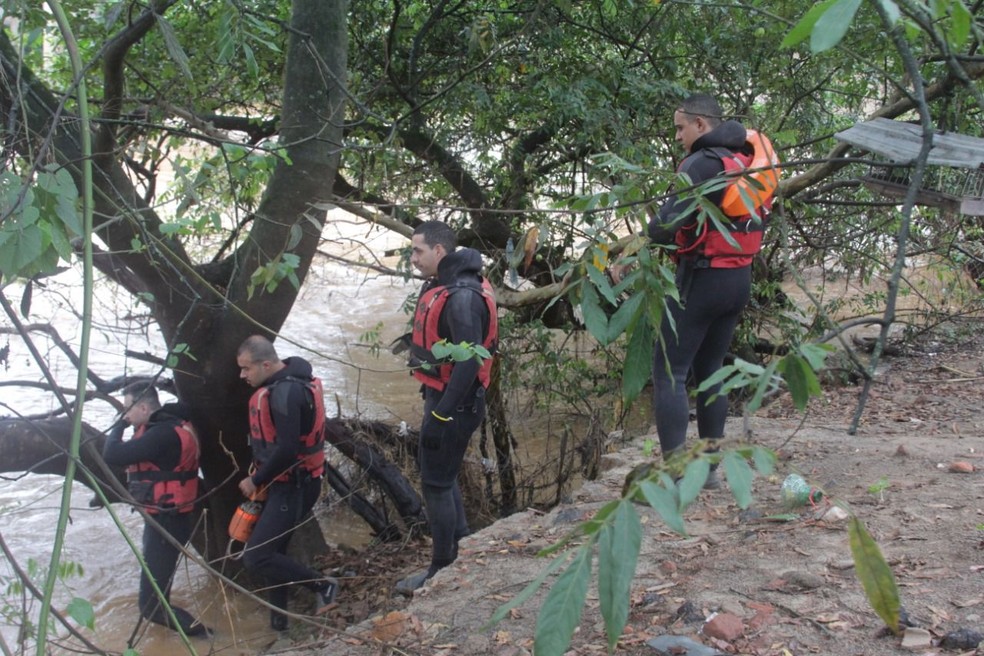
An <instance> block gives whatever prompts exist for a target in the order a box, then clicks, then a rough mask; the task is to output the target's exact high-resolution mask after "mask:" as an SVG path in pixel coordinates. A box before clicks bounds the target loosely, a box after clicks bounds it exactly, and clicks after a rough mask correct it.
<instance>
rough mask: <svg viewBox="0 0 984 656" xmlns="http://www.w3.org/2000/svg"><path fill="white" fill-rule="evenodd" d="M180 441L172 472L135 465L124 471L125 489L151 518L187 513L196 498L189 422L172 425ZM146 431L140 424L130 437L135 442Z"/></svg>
mask: <svg viewBox="0 0 984 656" xmlns="http://www.w3.org/2000/svg"><path fill="white" fill-rule="evenodd" d="M173 428H174V432H175V434H177V436H178V438H179V439H180V440H181V456H180V458H179V460H178V465H177V467H175V468H174V469H173V470H162V469H160V468H159V467H158V466H157V465H155V464H154V463H152V462H149V461H144V462H138V463H137V464H135V465H130V466H129V467H127V469H126V480H127V486H128V487H129V489H130V491H131V494H133V497H134V498H135V499H136V500H137V502H139V503H141V504H144V505H145V506H146V510H147V512H148V513H150V514H151V515H156V514H158V513H161V512H166V511H177V512H179V513H188V512H191V511H192V510H194V507H195V499H197V498H198V454H199V451H198V436H197V435H195V429H194V428H193V427H192V425H191V423H190V422H187V421H183V422H181V423H175V424H174V425H173ZM146 429H147V425H146V424H144V425H143V426H141V427H140V428H139V429H137V431H136V432H135V433H134V434H133V439H135V440H139V439H140V438H141V437H142V436H143V434H144V432H145V431H146Z"/></svg>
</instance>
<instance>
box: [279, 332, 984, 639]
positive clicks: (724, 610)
mask: <svg viewBox="0 0 984 656" xmlns="http://www.w3.org/2000/svg"><path fill="white" fill-rule="evenodd" d="M982 383H984V357H982V353H981V348H980V346H979V345H978V343H977V342H976V341H971V342H968V343H966V344H963V345H960V346H951V347H947V348H944V347H943V346H939V345H933V344H930V345H927V346H924V347H923V349H922V351H921V352H916V353H910V354H908V355H907V356H906V357H899V358H893V359H890V360H886V364H885V366H884V367H883V370H882V371H881V372H880V375H879V382H878V384H877V386H876V388H875V393H874V394H873V397H872V399H871V400H870V402H869V405H868V407H867V409H866V411H865V414H864V422H863V423H862V426H861V430H860V431H859V432H858V434H857V435H855V436H851V435H848V434H847V432H846V427H847V425H848V423H849V421H850V417H851V415H852V413H853V411H854V408H855V404H856V401H857V394H858V391H857V389H855V388H841V389H835V390H832V391H828V392H827V393H826V394H825V396H824V398H823V399H821V400H817V401H816V402H814V403H813V404H812V406H811V408H810V412H809V413H808V414H807V415H806V417H805V419H804V418H803V417H802V416H800V415H797V414H796V413H794V412H793V411H792V410H791V409H790V408H789V407H788V401H779V402H777V403H775V404H773V405H771V406H769V407H768V408H766V409H764V410H762V411H761V412H760V413H759V416H756V417H753V418H751V420H750V426H751V429H752V431H753V433H754V437H753V439H754V441H755V442H757V443H758V444H761V445H764V446H767V447H770V448H772V449H775V450H777V451H778V452H779V454H780V462H779V465H778V469H777V471H776V473H775V475H773V476H772V477H770V478H759V479H757V480H756V481H755V483H754V487H753V492H754V503H753V507H752V508H751V509H749V510H746V511H741V510H740V509H739V508H738V507H737V506H736V504H735V502H734V499H733V498H732V496H731V494H730V492H729V491H728V489H727V487H726V486H725V488H724V489H722V490H717V491H713V492H704V493H703V494H702V496H701V498H700V499H699V500H698V501H697V502H696V503H695V504H694V505H693V506H692V507H691V509H690V510H689V511H688V513H687V516H686V519H687V525H688V531H689V535H688V536H680V535H677V534H674V533H672V532H670V531H669V530H667V529H666V528H665V526H664V525H663V524H662V522H661V521H660V520H659V518H658V516H657V515H656V514H655V512H653V511H652V510H651V509H648V508H643V507H639V508H640V512H641V513H642V515H643V521H644V522H645V523H644V527H645V536H644V539H643V545H642V553H641V556H640V559H639V565H638V569H637V574H636V578H635V581H634V585H633V589H632V609H631V614H630V618H629V627H628V629H627V631H626V633H625V635H624V636H623V638H622V640H621V641H620V643H619V647H618V648H617V650H616V653H621V654H654V653H655V651H654V650H652V649H651V648H650V647H648V646H646V645H645V644H644V643H645V640H647V639H649V638H653V637H656V636H659V635H662V634H673V635H683V636H690V637H691V638H693V639H695V640H697V641H698V642H701V643H704V644H705V645H708V646H712V647H715V648H717V649H719V650H720V651H721V652H724V653H735V654H752V655H756V656H758V655H763V656H764V655H768V656H772V655H777V656H779V655H783V656H800V655H806V654H825V655H827V656H855V655H858V656H860V655H864V656H881V655H894V654H911V653H944V651H947V653H969V654H972V653H975V652H974V651H973V650H972V649H970V650H967V649H965V650H964V651H963V652H960V651H959V650H956V651H954V650H944V649H943V648H942V647H937V646H935V645H931V646H926V647H925V648H923V649H917V650H916V651H912V650H909V649H906V648H903V647H902V646H901V639H900V638H898V637H895V636H891V635H886V634H885V632H884V631H883V624H882V622H881V621H880V620H879V619H878V617H877V616H876V615H875V613H874V612H873V611H872V610H871V608H870V606H869V605H868V603H867V601H866V599H865V597H864V595H863V593H862V590H861V586H860V584H859V583H858V581H857V579H856V577H855V572H854V569H853V566H852V563H851V555H850V550H849V546H848V537H847V529H846V524H845V523H844V522H843V521H826V520H824V519H821V517H822V516H823V515H824V513H826V511H827V510H828V509H829V508H830V505H829V503H830V501H831V500H832V501H836V502H838V503H842V504H844V505H845V506H847V507H849V508H850V509H851V510H852V511H853V512H854V513H855V514H856V515H857V516H858V517H859V518H861V519H862V520H863V522H864V523H865V524H866V526H867V527H868V529H869V531H870V532H871V534H872V535H873V536H874V538H875V539H876V540H877V542H878V543H879V545H880V546H881V549H882V551H883V553H884V555H885V557H886V559H887V560H888V561H889V563H890V565H891V566H892V569H893V571H894V573H895V576H896V577H897V580H898V583H899V586H900V591H901V595H902V603H903V606H904V608H905V610H906V611H907V613H908V616H909V618H910V620H911V621H912V623H913V624H916V625H918V626H919V627H921V628H923V629H926V630H928V632H929V635H928V636H926V637H925V638H924V640H926V641H929V640H932V641H933V642H935V641H938V639H939V638H941V637H942V636H943V635H944V634H946V633H947V632H950V631H953V630H955V629H960V628H967V629H975V630H981V631H984V621H982V618H984V475H982V471H984V459H982V458H981V455H982V453H984V440H982V435H984V414H982V405H984V393H982V391H981V389H982ZM740 424H741V422H740V420H735V423H734V424H732V425H731V426H730V431H731V434H732V435H737V434H738V432H739V431H740ZM643 439H644V438H643V437H638V438H635V439H634V440H632V442H631V443H629V444H627V445H625V447H624V448H623V449H622V450H620V451H619V452H618V453H616V454H612V455H610V456H608V458H607V467H608V469H607V471H606V472H605V473H604V474H603V475H602V477H601V478H600V480H598V481H594V482H591V483H588V484H586V485H585V486H583V488H582V489H581V490H580V491H579V492H577V493H576V494H575V495H574V498H573V501H572V503H570V504H567V505H564V506H561V507H558V508H556V509H554V510H553V511H551V512H550V513H548V514H540V513H535V512H526V513H520V514H517V515H514V516H512V517H509V518H507V519H505V520H502V521H500V522H497V523H496V524H494V525H492V526H490V527H488V528H487V529H485V530H483V531H481V532H479V533H477V534H475V535H473V536H470V537H469V538H467V539H466V540H465V541H463V542H462V545H461V547H462V551H461V556H460V558H459V560H458V562H457V563H455V565H453V566H452V567H449V568H448V569H446V570H444V571H442V572H440V573H439V574H438V576H436V577H435V578H434V579H433V580H432V581H431V582H430V584H429V585H428V586H427V587H426V588H424V589H423V590H422V591H419V592H418V594H417V595H416V596H415V597H414V598H413V600H412V601H410V602H409V603H408V604H405V605H404V602H401V601H400V600H399V599H395V598H392V597H390V596H389V595H390V593H389V586H391V585H392V583H393V582H395V581H396V580H397V579H399V578H400V577H401V576H402V575H404V574H405V573H406V571H395V572H393V573H392V578H391V579H387V578H386V577H385V576H381V577H380V578H378V579H376V580H375V584H374V586H375V590H376V592H377V593H378V594H379V595H381V596H386V597H387V598H388V599H390V602H391V603H390V606H389V609H385V610H384V611H381V612H380V613H378V614H377V615H376V616H375V617H372V618H370V619H368V620H366V621H363V622H361V623H360V624H356V625H352V626H349V628H348V632H347V633H346V634H344V635H341V636H338V635H334V634H333V633H332V632H329V631H327V630H326V631H324V632H322V633H321V635H320V636H317V637H316V638H314V639H313V640H311V641H310V642H308V643H307V644H306V645H298V644H294V645H293V646H292V647H291V646H289V645H287V644H285V642H284V641H281V642H279V643H278V644H277V645H276V647H277V649H278V653H292V652H294V653H306V654H311V653H318V654H333V655H341V656H344V655H349V654H351V655H362V654H389V653H394V654H421V655H423V654H427V655H434V654H448V655H450V654H456V655H469V654H476V655H477V654H483V655H484V654H496V655H502V656H506V655H509V656H511V655H519V654H528V653H530V652H531V651H532V647H533V634H534V627H535V622H536V616H537V611H538V607H539V603H540V601H542V598H543V593H540V594H538V595H537V596H535V597H533V598H532V599H530V600H529V601H527V602H526V603H525V604H524V605H522V606H521V607H519V608H518V609H517V610H516V611H514V612H513V613H512V614H511V615H510V616H509V617H508V618H507V619H506V620H504V621H503V622H501V623H500V624H499V625H497V626H495V627H493V628H486V627H484V624H485V623H486V622H487V620H488V619H489V617H490V616H491V615H492V613H493V612H494V611H495V609H496V608H497V607H498V606H499V605H501V604H502V603H504V602H505V601H507V600H509V599H510V598H512V596H514V595H515V594H517V593H518V592H519V591H520V590H521V589H523V587H525V585H526V584H527V583H528V582H529V581H531V580H533V579H534V578H535V577H536V576H537V575H538V574H539V573H540V571H541V570H542V568H543V567H544V566H545V565H546V561H545V560H542V559H538V558H536V557H535V556H534V554H535V553H536V551H537V550H538V549H540V548H542V547H544V546H546V545H548V544H550V543H552V542H553V541H555V540H556V539H558V538H560V537H561V536H563V535H565V533H566V532H567V531H568V530H570V529H571V528H572V527H573V526H574V525H575V524H576V523H577V522H579V521H582V520H584V519H586V518H588V517H590V516H591V514H592V512H593V511H595V510H596V509H597V508H599V507H600V506H601V505H603V504H604V503H605V502H607V501H609V500H611V499H612V498H613V497H615V496H617V495H618V494H619V491H620V489H621V487H622V483H623V479H624V476H625V473H626V472H627V471H628V470H629V469H631V467H632V466H634V465H635V464H637V463H638V462H640V461H642V460H643V455H642V453H641V450H640V448H641V444H642V442H643ZM957 461H960V462H964V463H968V464H969V465H970V466H972V467H973V468H974V469H975V471H973V472H970V473H955V472H952V471H951V464H952V463H954V462H957ZM792 471H797V472H800V473H802V474H803V475H804V476H805V477H806V478H807V479H808V480H809V481H811V482H812V483H813V484H814V485H817V486H819V487H822V488H823V490H824V491H825V493H826V499H827V501H824V502H822V503H821V504H819V505H818V506H817V507H816V508H809V507H808V508H803V509H800V510H799V511H797V512H795V513H794V516H793V517H792V518H789V519H787V520H785V521H781V520H777V519H776V518H775V517H774V516H776V515H781V514H784V513H788V512H789V511H788V510H787V509H786V508H784V506H783V505H782V502H781V499H780V495H779V488H780V484H781V482H782V479H783V478H784V477H785V476H786V474H788V473H789V472H792ZM355 586H356V583H355V580H353V581H352V583H351V585H350V586H349V590H350V592H351V593H353V598H355V596H357V595H356V594H355V593H356V590H355ZM386 610H388V613H387V612H386ZM714 613H717V614H718V619H716V620H715V622H714V627H705V626H704V622H705V620H706V618H708V617H711V616H712V615H713V614H714ZM346 614H348V616H349V617H353V615H352V614H351V609H346V608H345V607H344V604H343V606H342V607H340V609H339V611H338V614H337V615H336V617H335V618H334V624H335V625H336V626H344V625H345V624H346V622H345V621H344V617H345V616H346ZM728 615H730V616H734V617H735V618H737V621H736V620H735V619H733V618H730V617H722V616H728ZM728 620H730V621H731V622H732V623H733V626H729V622H728ZM705 629H706V631H705ZM707 633H717V635H719V636H723V637H724V639H719V638H714V637H712V636H710V635H707ZM914 637H917V636H914ZM308 639H309V638H305V640H308ZM387 644H388V645H390V646H395V647H397V649H396V650H391V649H390V647H387V646H386V645H387ZM284 648H287V649H284ZM572 650H573V651H572V652H570V653H572V654H576V655H582V654H603V653H605V651H606V648H605V639H604V635H603V629H602V620H601V616H600V613H599V610H598V603H597V591H596V588H595V587H594V585H592V588H591V590H590V592H589V602H588V606H587V609H586V612H585V614H584V616H583V618H582V623H581V627H580V629H579V631H578V632H577V633H576V635H575V639H574V643H573V646H572Z"/></svg>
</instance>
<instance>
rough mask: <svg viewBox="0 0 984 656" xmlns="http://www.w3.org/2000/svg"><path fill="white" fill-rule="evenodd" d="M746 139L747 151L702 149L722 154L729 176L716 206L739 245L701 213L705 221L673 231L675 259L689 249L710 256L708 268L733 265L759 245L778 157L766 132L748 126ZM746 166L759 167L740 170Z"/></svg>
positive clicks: (744, 261)
mask: <svg viewBox="0 0 984 656" xmlns="http://www.w3.org/2000/svg"><path fill="white" fill-rule="evenodd" d="M745 141H746V144H748V145H749V146H751V147H752V154H751V155H746V154H744V153H735V152H731V151H729V150H727V149H724V148H706V149H705V151H706V152H708V153H710V154H712V155H713V156H714V157H717V158H718V159H719V160H721V164H722V166H723V167H724V171H723V175H725V176H729V182H728V185H727V186H726V187H725V189H724V196H723V198H722V200H721V205H720V207H721V211H722V212H724V214H725V216H727V217H728V218H729V219H730V222H729V223H728V235H729V237H730V238H731V239H732V240H733V241H734V242H735V243H736V244H737V245H738V248H737V249H736V248H735V246H734V245H733V244H731V243H729V242H728V239H727V238H726V237H725V236H724V235H723V234H721V232H720V231H719V230H718V229H717V227H716V226H715V225H714V224H713V223H712V222H711V220H710V219H709V218H708V217H704V220H703V221H698V222H696V223H694V224H693V225H690V226H685V227H683V228H681V229H680V230H679V231H677V234H676V245H677V250H676V251H675V253H674V254H673V257H674V259H675V260H679V257H680V256H681V255H688V254H691V255H695V256H697V257H698V258H704V259H706V260H708V266H710V267H711V268H715V269H737V268H739V267H744V266H748V265H749V264H751V263H752V259H753V258H754V257H755V254H756V253H758V252H759V251H760V250H762V236H763V233H764V232H765V226H766V223H767V222H768V218H769V213H770V211H771V210H772V199H773V195H774V193H775V190H776V186H777V185H778V183H779V168H778V164H779V159H778V157H777V156H776V154H775V150H773V148H772V143H771V142H770V141H769V139H768V138H767V137H766V136H765V135H763V134H761V133H759V132H756V131H755V130H748V132H747V137H746V140H745ZM750 168H751V169H758V170H755V171H753V172H752V173H748V174H745V175H741V173H742V172H743V171H746V170H748V169H750ZM749 206H751V207H754V212H749Z"/></svg>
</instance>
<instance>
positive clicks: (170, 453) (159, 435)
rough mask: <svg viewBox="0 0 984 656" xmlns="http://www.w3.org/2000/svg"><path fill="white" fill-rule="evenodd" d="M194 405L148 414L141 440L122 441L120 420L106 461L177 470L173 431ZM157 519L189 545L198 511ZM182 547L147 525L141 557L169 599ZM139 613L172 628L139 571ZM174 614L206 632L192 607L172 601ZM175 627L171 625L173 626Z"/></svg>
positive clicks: (185, 625) (193, 631)
mask: <svg viewBox="0 0 984 656" xmlns="http://www.w3.org/2000/svg"><path fill="white" fill-rule="evenodd" d="M190 416H191V414H190V410H189V407H188V405H187V404H185V403H180V402H179V403H167V404H165V405H164V406H163V407H161V409H160V410H158V411H157V412H155V413H154V414H152V415H151V416H150V420H149V421H148V422H147V427H146V429H145V430H144V433H143V435H141V436H140V439H134V440H129V441H127V442H124V441H123V431H124V429H125V428H126V426H125V424H124V423H123V422H117V423H116V424H115V425H114V426H113V429H112V430H111V431H110V433H109V435H108V437H107V440H106V445H105V446H104V447H103V460H105V461H106V462H107V463H108V464H110V465H115V466H118V467H126V466H129V465H136V464H138V463H141V462H151V463H153V464H154V465H156V466H157V467H158V468H159V469H161V470H163V471H174V469H175V468H176V467H177V466H178V463H179V462H180V461H181V438H180V437H178V434H177V433H175V431H174V428H175V426H177V425H179V424H180V423H181V422H182V421H187V420H188V419H189V418H190ZM153 517H154V520H155V521H156V522H157V523H158V524H160V525H161V528H163V529H164V530H165V531H167V532H168V533H169V534H170V535H171V537H173V538H174V539H175V540H177V541H178V542H180V543H181V544H186V543H187V542H188V540H189V539H190V538H191V531H192V528H193V526H194V523H193V522H194V513H188V512H186V513H178V512H159V513H157V514H154V515H153ZM180 555H181V552H180V550H179V549H178V548H177V547H175V546H174V545H173V544H171V543H170V542H169V541H168V540H167V538H165V537H164V536H163V535H161V533H160V532H159V531H158V530H157V529H156V528H154V527H152V526H151V525H150V524H146V523H145V524H144V532H143V558H144V562H146V563H147V569H149V570H150V574H151V576H152V577H153V579H154V582H155V583H157V587H159V588H160V590H161V592H163V593H164V596H165V598H167V599H168V603H170V599H171V582H172V579H173V578H174V570H175V568H176V567H177V563H178V557H179V556H180ZM138 603H139V607H140V614H141V615H142V616H143V617H145V618H147V619H149V620H150V621H152V622H156V623H157V624H163V625H164V626H168V627H171V626H172V623H171V619H170V617H169V616H168V614H167V612H165V611H164V609H163V608H162V607H161V603H160V599H158V597H157V593H156V592H154V588H153V586H151V583H150V579H149V578H148V577H147V572H145V571H143V570H141V571H140V594H139V598H138ZM171 609H172V610H173V611H174V616H175V617H176V618H177V619H178V622H179V623H180V624H181V628H182V630H183V631H184V632H185V633H186V634H188V635H198V634H201V633H205V632H206V631H207V629H206V628H205V627H204V626H203V625H202V624H199V623H198V622H197V620H195V618H194V617H193V616H192V615H191V613H189V612H188V611H186V610H184V609H182V608H179V607H177V606H174V605H172V606H171ZM172 628H173V627H172Z"/></svg>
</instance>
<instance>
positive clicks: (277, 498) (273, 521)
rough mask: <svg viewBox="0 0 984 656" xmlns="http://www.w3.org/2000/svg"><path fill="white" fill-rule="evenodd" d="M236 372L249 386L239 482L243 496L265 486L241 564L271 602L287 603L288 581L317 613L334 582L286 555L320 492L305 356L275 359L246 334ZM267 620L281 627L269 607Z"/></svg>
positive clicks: (320, 432) (315, 411) (315, 386)
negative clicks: (304, 591)
mask: <svg viewBox="0 0 984 656" xmlns="http://www.w3.org/2000/svg"><path fill="white" fill-rule="evenodd" d="M236 363H237V365H238V366H239V377H240V378H242V379H243V380H245V381H246V382H247V383H248V384H249V385H250V386H251V387H254V388H256V391H255V392H254V393H253V396H252V397H251V398H250V400H249V431H250V436H249V437H250V439H249V443H250V448H251V450H252V452H253V464H254V466H255V471H254V472H253V473H252V474H250V475H249V476H247V477H246V478H244V479H243V480H242V481H240V482H239V490H240V491H241V492H242V493H243V494H244V495H245V496H246V497H248V498H254V497H255V496H256V494H257V492H260V491H265V492H266V501H265V503H264V505H263V510H262V512H261V513H260V518H259V519H258V520H257V522H256V526H255V527H254V528H253V532H252V534H251V535H250V537H249V540H248V541H247V542H246V548H245V549H244V550H243V565H245V567H246V569H247V570H249V571H252V572H256V573H258V574H261V575H262V576H263V577H264V578H265V579H266V581H267V583H268V584H269V585H270V589H269V590H270V591H269V595H270V603H271V604H272V605H273V606H275V607H276V608H278V609H284V610H285V609H286V608H287V593H288V586H290V585H302V586H304V587H306V588H308V589H309V590H311V591H312V592H314V594H315V597H316V611H315V612H316V613H317V614H321V613H323V612H325V611H327V610H328V609H329V608H330V607H331V605H332V604H333V603H334V601H335V595H336V594H337V592H338V581H337V580H335V579H333V578H331V577H327V576H324V575H323V574H322V573H321V572H319V571H317V570H314V569H311V568H310V567H308V566H306V565H303V564H301V563H299V562H297V561H296V560H294V559H293V558H291V557H289V556H288V555H287V545H288V543H289V542H290V538H291V535H293V532H294V529H295V528H297V526H298V524H299V523H300V522H301V520H302V519H303V518H304V517H305V516H306V515H308V513H309V512H310V511H311V508H313V507H314V504H315V502H316V501H317V500H318V498H319V497H320V496H321V476H322V474H323V473H324V470H325V451H324V448H325V432H324V429H325V401H324V392H323V390H322V387H321V381H320V380H318V379H317V378H315V377H314V376H313V375H312V369H311V363H309V362H308V361H307V360H305V359H303V358H299V357H293V358H287V359H286V360H281V359H280V358H279V357H278V356H277V351H276V349H274V347H273V344H272V343H271V342H270V340H268V339H267V338H266V337H263V336H262V335H253V336H252V337H248V338H247V339H246V340H245V341H244V342H243V343H242V344H241V345H240V346H239V350H238V352H237V355H236ZM270 626H271V627H272V628H273V629H274V630H277V631H284V630H286V629H287V616H286V615H285V614H283V613H282V612H279V611H277V610H272V611H270Z"/></svg>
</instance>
